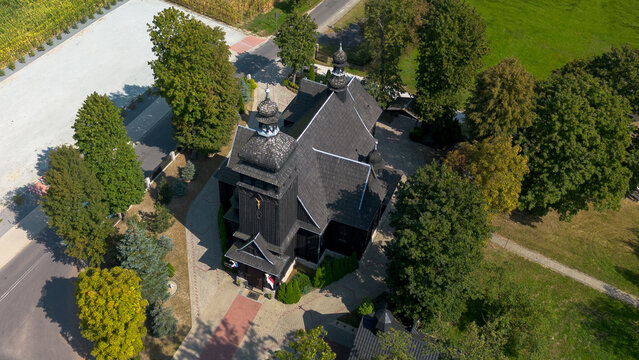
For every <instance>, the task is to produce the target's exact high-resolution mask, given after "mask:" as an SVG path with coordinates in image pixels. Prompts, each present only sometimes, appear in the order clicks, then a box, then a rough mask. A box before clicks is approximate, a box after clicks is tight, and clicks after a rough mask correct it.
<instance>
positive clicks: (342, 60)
mask: <svg viewBox="0 0 639 360" xmlns="http://www.w3.org/2000/svg"><path fill="white" fill-rule="evenodd" d="M347 61H348V58H347V57H346V52H345V51H344V49H342V43H341V42H340V43H339V50H337V51H336V52H335V54H333V72H332V73H331V77H330V79H328V86H329V88H330V89H331V90H332V91H334V92H340V91H344V89H346V85H348V79H347V78H346V74H345V73H344V67H345V66H346V63H347Z"/></svg>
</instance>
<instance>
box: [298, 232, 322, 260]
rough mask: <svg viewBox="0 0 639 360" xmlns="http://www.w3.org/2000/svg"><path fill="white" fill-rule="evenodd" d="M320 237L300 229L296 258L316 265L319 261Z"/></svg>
mask: <svg viewBox="0 0 639 360" xmlns="http://www.w3.org/2000/svg"><path fill="white" fill-rule="evenodd" d="M318 246H319V235H317V234H313V233H312V232H310V231H306V230H304V229H300V230H299V231H298V232H297V239H296V245H295V256H297V257H301V258H302V259H304V260H308V261H311V262H314V263H317V262H318V261H319V251H318V250H319V249H318Z"/></svg>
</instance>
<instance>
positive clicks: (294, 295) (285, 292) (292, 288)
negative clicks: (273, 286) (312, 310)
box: [277, 279, 302, 304]
mask: <svg viewBox="0 0 639 360" xmlns="http://www.w3.org/2000/svg"><path fill="white" fill-rule="evenodd" d="M301 297H302V292H301V291H300V287H299V285H298V284H297V280H295V279H293V280H292V281H291V282H290V283H288V284H286V283H282V284H281V285H280V288H279V290H277V300H279V301H281V302H283V303H284V304H296V303H297V302H298V301H300V298H301Z"/></svg>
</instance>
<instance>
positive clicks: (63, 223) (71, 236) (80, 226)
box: [41, 145, 114, 266]
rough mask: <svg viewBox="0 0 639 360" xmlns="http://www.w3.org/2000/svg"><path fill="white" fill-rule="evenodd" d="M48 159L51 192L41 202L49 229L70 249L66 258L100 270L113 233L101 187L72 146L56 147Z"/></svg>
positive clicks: (47, 177)
mask: <svg viewBox="0 0 639 360" xmlns="http://www.w3.org/2000/svg"><path fill="white" fill-rule="evenodd" d="M49 159H50V163H49V165H50V168H49V170H48V171H47V172H46V173H45V174H44V176H45V178H46V179H47V183H48V184H49V190H48V191H47V193H46V194H45V195H44V196H43V197H42V201H41V204H42V208H43V210H44V213H45V214H46V215H47V216H48V224H49V227H50V228H52V229H55V231H56V234H58V236H60V237H61V238H62V240H63V241H64V242H65V244H66V245H67V246H66V248H65V253H66V254H67V255H69V256H71V257H73V258H76V259H78V260H81V261H84V262H86V263H88V264H89V265H90V266H99V265H100V264H102V262H103V261H104V254H106V252H107V240H108V238H109V237H110V236H111V235H112V234H113V232H114V228H113V226H112V224H111V222H110V221H109V220H108V218H107V216H108V214H109V212H108V208H107V205H106V202H105V196H104V192H103V190H102V185H101V184H100V182H99V181H98V179H97V178H96V177H95V175H94V174H93V172H92V171H91V169H89V166H88V164H87V163H86V161H85V160H84V159H83V158H82V155H81V154H80V152H79V151H78V150H76V149H74V148H73V147H71V146H66V145H64V146H59V147H57V148H56V149H54V150H52V151H51V152H50V153H49Z"/></svg>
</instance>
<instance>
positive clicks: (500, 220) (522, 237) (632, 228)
mask: <svg viewBox="0 0 639 360" xmlns="http://www.w3.org/2000/svg"><path fill="white" fill-rule="evenodd" d="M493 225H495V227H496V231H497V232H498V233H499V234H501V235H503V236H505V237H507V238H509V239H511V240H513V241H515V242H517V243H519V244H520V245H523V246H525V247H528V248H530V249H532V250H535V251H538V252H540V253H541V254H544V255H546V256H548V257H550V258H552V259H555V260H557V261H559V262H561V263H564V264H566V265H568V266H570V267H573V268H575V269H578V270H580V271H582V272H584V273H586V274H588V275H591V276H593V277H595V278H598V279H599V280H602V281H605V282H607V283H610V284H612V285H614V286H616V287H618V288H620V289H621V290H624V291H626V292H629V293H631V294H634V295H637V296H639V205H638V204H636V203H633V202H631V201H629V200H625V199H624V200H623V201H622V207H621V210H620V211H619V212H616V211H612V210H609V211H605V212H603V213H600V212H597V211H587V212H581V213H579V214H578V215H576V216H575V217H574V219H573V220H572V222H570V223H568V222H561V221H559V216H558V215H557V214H556V213H550V214H548V215H547V216H545V217H543V218H541V219H539V218H536V217H533V216H530V215H522V214H518V213H515V214H514V215H513V216H511V217H508V216H499V217H496V218H495V219H494V221H493Z"/></svg>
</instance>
